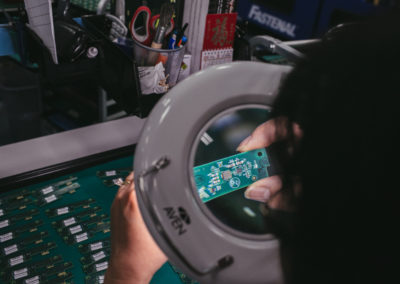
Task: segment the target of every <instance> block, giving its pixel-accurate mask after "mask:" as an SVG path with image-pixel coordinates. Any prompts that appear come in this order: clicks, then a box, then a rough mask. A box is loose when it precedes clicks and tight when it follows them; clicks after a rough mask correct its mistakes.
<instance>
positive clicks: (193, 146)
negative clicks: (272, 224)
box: [134, 62, 291, 283]
mask: <svg viewBox="0 0 400 284" xmlns="http://www.w3.org/2000/svg"><path fill="white" fill-rule="evenodd" d="M290 71H291V67H288V66H281V65H270V64H264V63H256V62H237V63H231V64H224V65H219V66H214V67H211V68H208V69H206V70H204V71H201V72H198V73H196V74H195V75H193V76H191V77H190V78H188V79H187V80H184V81H183V82H181V83H179V84H178V85H177V86H176V87H174V88H173V89H172V90H171V91H170V92H169V93H167V94H166V95H165V96H164V97H163V98H162V99H161V100H160V101H159V103H158V104H157V105H156V106H155V107H154V109H153V111H152V113H151V114H150V116H149V117H148V119H147V121H146V124H145V126H144V128H143V131H142V134H141V138H140V140H139V143H138V145H137V148H136V153H135V164H134V168H135V183H136V184H135V185H136V190H137V192H138V194H137V196H138V202H139V207H140V210H141V212H142V215H143V218H144V221H145V223H146V225H147V227H148V229H149V231H150V233H151V234H152V236H153V238H154V239H155V241H156V242H157V244H158V245H159V246H160V248H161V249H162V250H163V251H164V252H165V254H166V255H167V257H168V259H169V260H170V262H171V263H173V264H174V265H176V266H177V267H178V268H180V269H181V270H182V272H184V273H185V274H187V275H188V276H189V277H191V278H193V279H195V280H197V281H199V282H200V283H281V282H283V280H282V279H283V277H282V270H281V265H280V255H279V241H278V240H277V239H276V238H275V237H274V236H273V235H272V234H271V232H270V231H269V229H268V224H266V222H264V221H263V220H265V218H263V212H262V208H265V207H263V206H261V205H262V203H260V202H257V201H252V200H248V199H246V198H245V197H244V194H243V193H244V190H245V187H243V184H245V183H246V182H248V181H249V180H250V183H251V182H253V181H255V180H257V179H258V178H259V177H260V176H262V174H263V168H267V166H268V160H267V157H264V156H262V155H263V154H260V152H257V151H256V152H254V153H252V154H254V155H256V158H255V159H254V160H253V159H252V158H249V157H248V156H246V157H244V156H234V157H231V156H232V155H238V152H236V147H237V146H238V145H239V143H240V142H241V141H242V140H243V139H244V138H246V137H247V136H248V135H250V134H251V132H252V131H253V130H254V129H255V128H256V127H257V126H258V125H259V124H261V123H262V122H265V121H266V120H268V115H269V112H270V110H271V105H272V103H273V101H274V99H275V97H276V95H277V92H278V88H279V86H280V84H281V82H282V79H283V78H284V77H285V75H286V74H287V73H289V72H290ZM248 153H250V152H248ZM245 155H247V154H245ZM257 155H258V156H259V157H258V158H259V160H257V161H260V163H258V162H257V161H256V159H258V158H257ZM221 159H222V160H221ZM222 167H225V168H222ZM195 169H196V170H199V169H201V170H202V171H204V173H202V174H198V173H196V170H195ZM207 171H209V172H207ZM258 175H260V176H258ZM264 177H265V175H264ZM229 188H230V189H231V191H229V190H228V191H229V192H223V193H224V194H222V191H223V190H226V189H229Z"/></svg>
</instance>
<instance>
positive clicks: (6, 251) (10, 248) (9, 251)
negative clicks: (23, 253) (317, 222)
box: [4, 244, 18, 255]
mask: <svg viewBox="0 0 400 284" xmlns="http://www.w3.org/2000/svg"><path fill="white" fill-rule="evenodd" d="M16 251H18V246H17V245H16V244H14V245H12V246H8V247H6V248H4V254H5V255H9V254H12V253H14V252H16Z"/></svg>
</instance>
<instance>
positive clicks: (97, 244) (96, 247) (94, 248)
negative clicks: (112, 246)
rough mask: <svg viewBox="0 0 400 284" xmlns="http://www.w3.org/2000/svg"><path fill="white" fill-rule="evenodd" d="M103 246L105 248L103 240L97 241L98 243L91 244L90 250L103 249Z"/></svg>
mask: <svg viewBox="0 0 400 284" xmlns="http://www.w3.org/2000/svg"><path fill="white" fill-rule="evenodd" d="M101 248H103V242H97V243H94V244H91V245H90V250H91V251H94V250H98V249H101Z"/></svg>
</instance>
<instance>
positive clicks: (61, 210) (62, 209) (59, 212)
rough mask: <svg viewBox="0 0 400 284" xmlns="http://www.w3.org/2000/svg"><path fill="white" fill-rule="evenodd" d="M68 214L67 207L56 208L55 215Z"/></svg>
mask: <svg viewBox="0 0 400 284" xmlns="http://www.w3.org/2000/svg"><path fill="white" fill-rule="evenodd" d="M68 212H69V208H68V207H63V208H58V209H57V215H63V214H67V213H68Z"/></svg>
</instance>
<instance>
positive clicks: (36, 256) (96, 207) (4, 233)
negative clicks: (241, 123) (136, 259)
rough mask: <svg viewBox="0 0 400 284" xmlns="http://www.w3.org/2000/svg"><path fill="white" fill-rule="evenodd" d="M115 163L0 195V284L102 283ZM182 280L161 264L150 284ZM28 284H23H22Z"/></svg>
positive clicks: (123, 165)
mask: <svg viewBox="0 0 400 284" xmlns="http://www.w3.org/2000/svg"><path fill="white" fill-rule="evenodd" d="M132 164H133V158H132V157H126V158H121V159H118V160H114V161H111V162H107V163H104V164H101V165H98V166H95V167H91V168H87V169H84V170H81V171H77V172H75V173H72V174H69V175H65V176H62V177H58V178H56V179H52V180H48V181H46V182H42V183H39V184H34V185H30V186H27V187H24V188H20V189H16V190H12V191H9V192H7V193H3V194H1V195H0V283H26V282H25V281H26V280H30V281H32V282H33V283H38V282H35V281H36V280H38V281H40V283H52V284H53V283H64V282H66V283H102V281H103V279H104V278H103V277H104V276H103V275H104V272H105V270H106V268H107V265H108V258H109V254H110V208H111V203H112V201H113V199H114V196H115V194H116V192H117V189H118V186H117V185H115V183H118V180H123V179H124V178H125V177H126V176H127V175H128V173H129V172H130V170H131V167H132ZM181 279H182V281H184V280H185V279H187V278H186V277H185V276H184V275H183V274H181V273H178V272H176V271H175V270H174V269H173V268H172V266H171V265H170V264H169V263H166V264H165V265H164V266H163V267H162V268H161V269H160V270H159V271H158V272H157V273H156V274H155V276H154V278H153V279H152V281H151V283H152V284H156V283H171V284H174V283H177V284H178V283H182V281H181ZM28 283H29V282H28Z"/></svg>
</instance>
